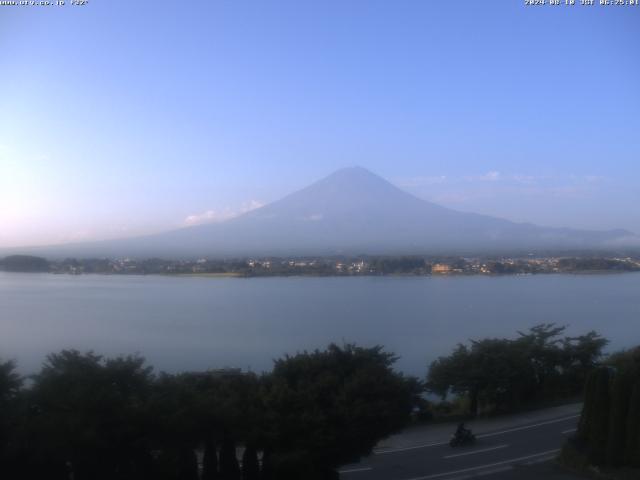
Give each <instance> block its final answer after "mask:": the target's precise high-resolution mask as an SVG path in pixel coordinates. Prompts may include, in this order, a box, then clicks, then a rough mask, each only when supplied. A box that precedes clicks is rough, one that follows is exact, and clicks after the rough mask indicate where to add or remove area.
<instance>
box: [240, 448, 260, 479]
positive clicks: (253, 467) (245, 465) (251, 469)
mask: <svg viewBox="0 0 640 480" xmlns="http://www.w3.org/2000/svg"><path fill="white" fill-rule="evenodd" d="M242 480H260V463H259V462H258V452H257V450H256V448H255V447H254V446H253V445H251V444H249V445H247V446H246V447H245V449H244V453H243V454H242Z"/></svg>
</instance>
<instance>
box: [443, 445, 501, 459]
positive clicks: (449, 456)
mask: <svg viewBox="0 0 640 480" xmlns="http://www.w3.org/2000/svg"><path fill="white" fill-rule="evenodd" d="M508 446H509V445H498V446H497V447H491V448H483V449H482V450H472V451H470V452H465V453H456V454H455V455H447V456H445V457H442V458H456V457H464V456H465V455H473V454H475V453H483V452H491V451H492V450H500V449H501V448H507V447H508Z"/></svg>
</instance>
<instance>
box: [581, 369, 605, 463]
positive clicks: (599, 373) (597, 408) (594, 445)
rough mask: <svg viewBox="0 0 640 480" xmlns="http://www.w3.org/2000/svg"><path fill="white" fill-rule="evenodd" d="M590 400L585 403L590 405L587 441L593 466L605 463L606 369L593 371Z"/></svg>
mask: <svg viewBox="0 0 640 480" xmlns="http://www.w3.org/2000/svg"><path fill="white" fill-rule="evenodd" d="M592 375H593V376H594V380H593V382H594V386H593V390H592V392H593V393H592V395H593V397H592V398H588V399H585V402H591V403H592V410H591V412H592V413H591V415H590V418H589V422H590V425H589V428H588V436H587V440H588V442H589V459H590V460H591V462H592V463H593V464H595V465H604V464H605V463H606V452H607V439H608V434H609V409H610V393H609V386H610V385H609V384H610V376H611V374H610V371H609V369H608V368H606V367H600V368H598V369H597V370H595V371H594V372H593V373H592Z"/></svg>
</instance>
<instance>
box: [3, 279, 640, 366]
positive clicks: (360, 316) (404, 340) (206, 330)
mask: <svg viewBox="0 0 640 480" xmlns="http://www.w3.org/2000/svg"><path fill="white" fill-rule="evenodd" d="M639 293H640V273H629V274H609V275H606V274H599V275H534V276H504V277H482V276H473V277H463V276H458V277H455V276H453V277H352V278H300V277H296V278H292V277H289V278H278V277H274V278H250V279H245V278H199V277H197V278H196V277H170V276H166V277H164V276H122V275H118V276H106V275H104V276H102V275H81V276H67V275H51V274H9V273H0V325H1V328H2V330H1V331H0V357H2V358H5V359H6V358H14V359H16V360H18V362H19V366H20V370H21V371H22V372H25V373H28V372H32V371H34V370H36V369H37V368H38V367H39V365H40V363H41V362H42V360H43V359H44V356H45V355H46V354H47V353H50V352H52V351H56V350H59V349H62V348H77V349H80V350H83V351H84V350H88V349H93V350H95V351H96V352H98V353H103V354H107V355H115V354H129V353H134V352H139V353H140V354H142V355H144V356H145V357H147V359H148V360H149V362H150V363H151V364H153V365H154V366H156V367H157V368H158V369H162V370H167V371H172V372H175V371H180V370H185V369H207V368H221V367H227V366H230V367H242V368H243V369H246V368H251V369H252V370H254V371H263V370H268V369H270V368H271V365H272V359H274V358H277V357H279V356H282V355H283V354H285V353H295V352H296V351H297V350H302V349H313V348H316V347H317V348H321V347H325V346H326V345H327V344H328V343H329V342H332V341H333V342H342V341H346V342H356V343H357V344H359V345H363V346H371V345H374V344H382V345H384V346H385V347H386V348H387V349H388V350H391V351H394V352H396V353H397V354H399V355H401V357H402V358H401V359H400V360H399V362H398V364H397V367H398V368H399V369H401V370H402V371H405V372H407V373H411V374H416V375H420V376H423V375H424V374H425V372H426V368H427V364H428V362H430V361H431V360H433V359H434V358H435V357H436V356H438V355H442V354H445V353H448V352H449V351H450V350H451V348H453V346H454V345H455V344H456V343H457V342H460V341H466V340H467V339H470V338H482V337H486V336H497V337H504V336H511V335H515V334H516V331H517V330H522V329H526V328H528V327H530V326H532V325H534V324H536V323H541V322H557V323H559V324H568V325H569V326H570V328H569V333H570V334H582V333H586V332H587V331H589V330H591V329H595V330H597V331H598V332H600V333H601V334H602V335H603V336H605V337H606V338H608V339H610V340H611V344H610V346H609V349H610V350H611V349H618V348H623V347H631V346H633V345H636V344H638V342H640V295H639Z"/></svg>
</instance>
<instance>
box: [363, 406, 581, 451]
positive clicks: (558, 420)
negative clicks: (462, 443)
mask: <svg viewBox="0 0 640 480" xmlns="http://www.w3.org/2000/svg"><path fill="white" fill-rule="evenodd" d="M579 416H580V415H571V416H570V417H563V418H558V419H556V420H549V421H548V422H542V423H536V424H535V425H527V426H524V427H516V428H510V429H509V430H502V431H501V432H494V433H485V434H483V435H476V437H477V438H486V437H493V436H495V435H502V434H503V433H511V432H518V431H520V430H527V429H529V428H536V427H542V426H544V425H551V424H553V423H559V422H565V421H567V420H571V419H573V418H578V417H579ZM442 445H449V442H436V443H425V444H423V445H413V446H411V447H402V448H392V449H389V450H379V451H374V452H373V454H374V455H385V454H387V453H396V452H407V451H409V450H418V449H420V448H429V447H441V446H442Z"/></svg>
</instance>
